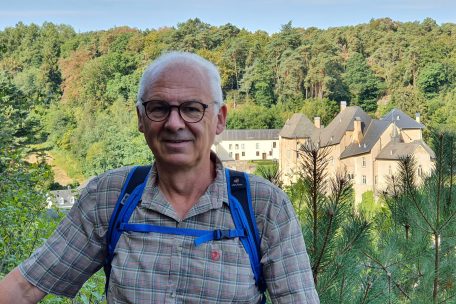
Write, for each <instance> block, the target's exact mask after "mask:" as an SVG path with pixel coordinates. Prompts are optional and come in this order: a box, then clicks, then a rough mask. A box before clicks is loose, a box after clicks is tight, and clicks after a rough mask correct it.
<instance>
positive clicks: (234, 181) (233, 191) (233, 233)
mask: <svg viewBox="0 0 456 304" xmlns="http://www.w3.org/2000/svg"><path fill="white" fill-rule="evenodd" d="M150 169H151V166H136V167H133V168H132V169H131V170H130V172H129V174H128V176H127V179H126V181H125V183H124V184H123V187H122V190H121V193H120V195H119V198H118V199H117V203H116V206H115V208H114V211H113V213H112V215H111V219H110V221H109V226H108V233H107V235H106V238H107V256H106V259H105V262H104V265H103V268H104V272H105V275H106V286H105V292H106V293H107V291H108V284H109V276H110V273H111V262H112V259H113V258H114V249H115V248H116V245H117V242H118V240H119V238H120V235H121V234H122V232H123V231H135V232H143V233H147V232H156V233H165V234H177V235H188V236H193V237H195V240H194V244H195V246H199V245H201V244H203V243H205V242H209V241H212V240H223V239H229V238H236V237H238V238H239V239H240V240H241V243H242V245H243V247H244V249H245V250H246V252H247V254H248V255H249V258H250V265H251V267H252V271H253V274H254V278H255V284H256V285H257V287H258V289H259V290H260V292H261V293H262V294H263V296H262V301H261V303H265V302H266V297H265V295H264V292H265V290H266V284H265V281H264V277H263V272H262V268H261V264H260V260H261V252H260V236H259V232H258V228H257V225H256V221H255V215H254V213H253V207H252V199H251V196H250V184H249V178H248V175H247V174H246V173H243V172H239V171H234V170H230V169H225V176H226V181H227V190H228V199H229V202H230V204H229V205H230V211H231V216H232V218H233V222H234V225H235V229H227V230H221V229H215V230H199V229H187V228H175V227H164V226H156V225H148V224H130V223H129V219H130V217H131V215H132V213H133V211H134V210H135V208H136V206H137V205H138V203H139V201H140V200H141V196H142V193H143V191H144V188H145V186H146V182H147V176H148V173H149V171H150Z"/></svg>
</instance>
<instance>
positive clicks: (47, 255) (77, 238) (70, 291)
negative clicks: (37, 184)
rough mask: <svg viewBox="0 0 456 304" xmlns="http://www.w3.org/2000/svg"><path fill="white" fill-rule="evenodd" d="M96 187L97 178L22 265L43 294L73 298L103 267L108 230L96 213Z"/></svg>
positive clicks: (25, 274)
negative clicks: (42, 243) (105, 235)
mask: <svg viewBox="0 0 456 304" xmlns="http://www.w3.org/2000/svg"><path fill="white" fill-rule="evenodd" d="M97 187H98V178H95V179H94V180H92V181H91V182H90V183H89V184H88V185H87V187H86V188H85V189H84V190H82V193H81V196H80V199H79V200H78V201H77V202H76V203H75V205H74V206H73V208H72V209H71V210H70V212H69V214H68V215H67V217H66V218H65V219H63V221H62V222H61V223H60V225H59V226H58V228H57V229H56V231H55V232H54V233H53V235H52V236H51V237H50V238H49V239H48V240H47V241H46V242H45V244H44V245H43V246H42V247H40V248H38V249H37V250H36V251H35V252H34V253H33V254H32V255H31V256H30V257H29V258H28V259H27V260H25V261H24V262H23V263H22V264H21V265H20V266H19V270H20V271H21V273H22V275H23V276H24V277H25V278H26V279H27V280H28V281H29V282H30V283H31V284H33V285H34V286H36V287H38V288H39V289H40V290H42V291H43V292H46V293H52V294H56V295H61V296H66V297H74V296H76V294H77V292H78V291H79V289H80V288H81V287H82V285H83V284H84V283H85V281H86V280H87V279H88V278H89V277H90V276H91V275H92V274H94V273H95V272H96V271H98V270H99V269H100V267H101V266H102V263H103V260H104V255H105V247H106V242H105V239H104V234H105V231H106V227H105V228H103V227H102V226H105V225H102V224H101V223H100V220H99V214H98V212H97V203H98V202H97V201H98V200H97V196H98V193H97V192H98V191H97Z"/></svg>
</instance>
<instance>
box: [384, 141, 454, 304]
mask: <svg viewBox="0 0 456 304" xmlns="http://www.w3.org/2000/svg"><path fill="white" fill-rule="evenodd" d="M433 140H434V149H435V152H436V162H435V170H434V171H432V172H431V173H430V175H429V176H425V177H424V180H423V181H422V183H418V180H419V179H421V178H422V177H420V176H418V175H417V170H416V166H417V164H416V160H415V159H414V158H413V157H412V156H404V157H403V158H401V160H400V167H399V174H398V175H397V176H396V177H392V180H391V183H390V186H389V189H388V190H387V192H386V193H385V198H386V202H387V206H388V208H389V210H390V212H391V218H392V221H393V226H391V229H390V230H389V233H388V234H385V235H383V237H382V238H381V239H382V240H384V242H381V243H382V244H381V245H380V246H379V247H378V248H382V250H383V251H382V252H381V253H380V254H379V255H378V257H377V258H376V259H377V260H378V261H381V262H379V264H382V265H384V267H385V269H386V270H387V273H386V274H388V273H389V274H388V277H392V276H393V277H395V278H397V279H396V283H395V284H396V286H397V295H396V297H397V298H398V299H408V300H411V301H412V302H413V303H431V302H432V303H442V302H446V301H453V300H452V299H454V297H456V288H455V285H454V273H455V271H456V269H455V267H454V263H453V256H454V254H455V253H456V250H455V246H456V238H455V232H456V231H455V228H454V227H455V220H456V217H455V215H456V203H455V199H454V197H455V189H454V180H453V179H454V171H455V168H456V166H455V151H456V149H455V143H454V136H453V135H450V134H444V133H440V134H434V137H433ZM386 250H388V251H389V252H391V254H390V255H384V254H382V253H384V252H385V251H386Z"/></svg>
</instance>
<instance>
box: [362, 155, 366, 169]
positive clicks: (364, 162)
mask: <svg viewBox="0 0 456 304" xmlns="http://www.w3.org/2000/svg"><path fill="white" fill-rule="evenodd" d="M362 164H363V168H365V167H366V158H365V157H363V158H362Z"/></svg>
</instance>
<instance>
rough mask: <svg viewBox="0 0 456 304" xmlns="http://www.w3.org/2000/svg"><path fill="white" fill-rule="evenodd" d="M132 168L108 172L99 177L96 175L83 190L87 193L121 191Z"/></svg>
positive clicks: (127, 167)
mask: <svg viewBox="0 0 456 304" xmlns="http://www.w3.org/2000/svg"><path fill="white" fill-rule="evenodd" d="M132 168H133V166H125V167H120V168H116V169H112V170H108V171H106V172H104V173H102V174H100V175H97V176H95V177H94V178H92V179H91V180H90V181H89V182H88V183H87V185H86V186H85V187H84V190H85V191H87V192H89V193H93V192H105V191H121V189H122V186H123V184H124V182H125V180H126V179H127V176H128V173H129V172H130V171H131V169H132Z"/></svg>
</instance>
